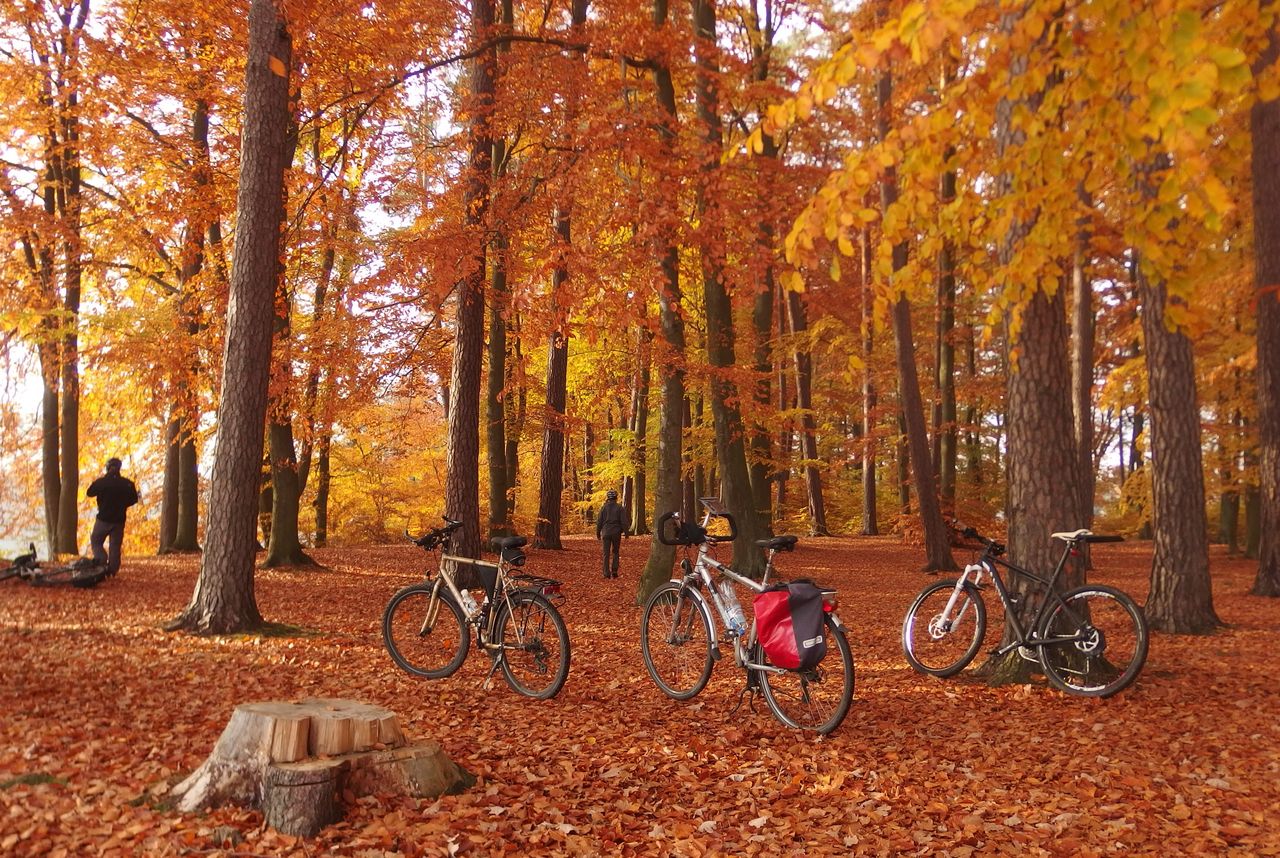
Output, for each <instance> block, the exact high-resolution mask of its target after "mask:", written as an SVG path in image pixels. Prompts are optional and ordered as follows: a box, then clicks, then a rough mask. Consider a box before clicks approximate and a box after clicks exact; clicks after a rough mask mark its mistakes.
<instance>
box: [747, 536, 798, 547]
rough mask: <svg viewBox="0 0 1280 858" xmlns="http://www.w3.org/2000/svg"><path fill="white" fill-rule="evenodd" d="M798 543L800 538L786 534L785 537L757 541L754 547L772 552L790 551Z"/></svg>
mask: <svg viewBox="0 0 1280 858" xmlns="http://www.w3.org/2000/svg"><path fill="white" fill-rule="evenodd" d="M799 541H800V537H798V536H791V535H790V534H788V535H787V536H775V537H773V538H772V539H757V540H756V545H758V546H760V547H761V548H768V549H770V550H773V551H792V550H794V549H795V547H796V543H797V542H799Z"/></svg>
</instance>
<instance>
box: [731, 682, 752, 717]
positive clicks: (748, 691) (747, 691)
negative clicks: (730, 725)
mask: <svg viewBox="0 0 1280 858" xmlns="http://www.w3.org/2000/svg"><path fill="white" fill-rule="evenodd" d="M759 692H760V689H759V687H758V686H757V685H756V684H755V682H753V681H752V680H750V679H748V680H747V684H746V685H744V686H742V690H741V691H739V692H738V702H737V703H735V704H733V708H732V709H731V710H729V715H730V716H733V715H734V713H736V712H737V711H738V710H739V709H741V708H742V700H743V698H745V697H748V696H749V697H750V698H751V711H752V712H753V713H754V712H755V711H756V695H757V694H759Z"/></svg>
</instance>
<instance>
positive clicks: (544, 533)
mask: <svg viewBox="0 0 1280 858" xmlns="http://www.w3.org/2000/svg"><path fill="white" fill-rule="evenodd" d="M569 228H570V227H569V215H568V213H566V212H565V211H564V210H560V209H558V210H557V211H556V215H555V232H556V236H557V238H558V240H559V242H560V245H561V249H562V252H567V250H568V248H569V243H570V236H569ZM568 279H569V271H568V268H567V267H566V265H565V263H564V261H563V259H562V260H561V261H560V262H559V263H557V265H556V268H555V271H554V272H553V273H552V275H551V291H552V294H553V295H554V296H559V295H560V294H561V292H562V290H563V288H564V283H565V281H566V280H568ZM567 328H568V320H567V318H566V319H565V320H564V321H563V322H562V324H561V328H560V330H557V331H556V332H555V333H553V334H552V335H551V340H550V342H548V343H547V393H546V400H545V401H546V408H545V411H544V413H543V429H542V471H541V479H540V480H539V488H538V523H537V525H536V527H535V529H534V539H533V544H534V546H535V547H536V548H553V549H557V550H558V549H561V548H563V547H564V546H563V545H561V543H560V519H561V511H560V508H561V504H562V502H563V494H564V464H565V460H564V449H565V439H564V436H565V411H566V408H567V406H568V381H569V341H568V333H567Z"/></svg>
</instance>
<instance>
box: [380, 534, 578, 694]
mask: <svg viewBox="0 0 1280 858" xmlns="http://www.w3.org/2000/svg"><path fill="white" fill-rule="evenodd" d="M460 527H462V523H461V522H459V521H453V520H452V519H449V518H446V519H445V525H444V526H443V527H440V528H437V529H435V530H433V531H431V532H430V533H427V534H426V535H424V536H420V537H417V538H414V537H409V539H410V540H411V541H412V542H413V543H414V544H415V545H417V546H419V547H421V548H423V549H425V550H427V551H440V561H439V565H438V568H437V569H435V570H429V571H428V572H427V575H426V579H425V580H424V581H422V582H421V583H418V584H413V585H411V586H409V587H405V588H404V589H403V590H401V591H400V592H398V593H396V594H395V595H394V596H392V597H391V601H390V602H388V603H387V607H386V610H385V611H383V614H382V640H383V642H384V643H385V644H386V647H387V652H389V653H391V659H392V660H393V661H394V662H395V663H396V664H397V665H399V666H400V667H401V668H402V669H403V670H405V671H407V672H408V673H412V674H414V675H415V676H425V677H427V678H429V679H442V678H444V677H446V676H452V675H453V674H454V673H455V672H457V670H458V668H460V667H461V666H462V662H463V660H464V659H466V657H467V653H468V651H469V650H470V648H471V636H472V634H473V633H474V635H475V638H476V645H477V646H478V647H479V648H480V649H481V651H483V652H486V653H488V655H489V656H490V658H492V659H493V664H492V666H491V667H490V668H489V673H488V674H487V675H486V676H485V679H484V684H485V686H486V687H487V686H488V683H489V681H490V680H491V679H492V677H493V673H494V671H496V670H498V669H499V668H501V669H502V675H503V677H504V678H505V679H506V680H507V684H508V685H510V686H511V688H512V689H514V690H515V691H518V692H519V693H521V694H523V695H525V696H526V697H534V698H537V699H540V700H545V699H547V698H549V697H555V696H556V695H557V694H558V693H560V689H561V688H562V687H563V686H564V681H565V678H566V677H568V675H569V658H570V651H569V633H568V631H567V630H566V629H565V625H564V619H563V618H562V617H561V616H560V612H559V611H557V610H556V607H555V605H554V604H552V599H553V598H559V597H560V590H561V587H562V584H561V582H559V581H556V580H553V579H551V578H541V577H538V576H536V575H517V574H513V573H512V572H511V568H512V567H518V566H522V565H524V561H525V555H524V552H523V551H521V550H520V549H521V547H522V546H524V545H525V544H526V542H527V540H526V539H525V538H524V537H523V536H506V537H498V538H495V539H493V540H492V544H493V547H494V549H495V550H497V551H498V561H497V562H496V563H495V562H491V561H488V560H475V559H472V558H470V557H460V556H457V555H453V554H445V553H444V552H443V550H441V549H442V546H443V545H444V543H445V541H446V540H447V539H448V538H449V535H450V534H451V533H453V532H454V531H455V530H457V529H458V528H460ZM405 535H406V536H408V534H407V533H406V534H405ZM459 566H471V567H473V568H474V569H475V570H476V572H477V573H478V575H479V577H480V580H481V582H482V584H483V586H482V588H481V589H480V590H478V591H477V592H479V593H480V599H479V600H477V599H476V597H475V596H474V595H472V593H471V591H469V590H464V589H461V588H459V587H458V585H457V583H456V582H455V581H454V574H455V573H456V571H457V569H458V567H459Z"/></svg>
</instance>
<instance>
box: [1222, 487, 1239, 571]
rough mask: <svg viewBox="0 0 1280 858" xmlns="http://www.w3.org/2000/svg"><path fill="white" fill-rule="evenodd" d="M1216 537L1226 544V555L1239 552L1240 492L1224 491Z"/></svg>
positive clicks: (1232, 555) (1231, 555) (1230, 555)
mask: <svg viewBox="0 0 1280 858" xmlns="http://www.w3.org/2000/svg"><path fill="white" fill-rule="evenodd" d="M1218 539H1219V541H1221V542H1224V543H1226V545H1227V556H1228V557H1235V556H1236V555H1237V554H1239V553H1240V493H1239V492H1234V491H1231V492H1224V493H1223V495H1222V507H1221V509H1220V510H1219V513H1218Z"/></svg>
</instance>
